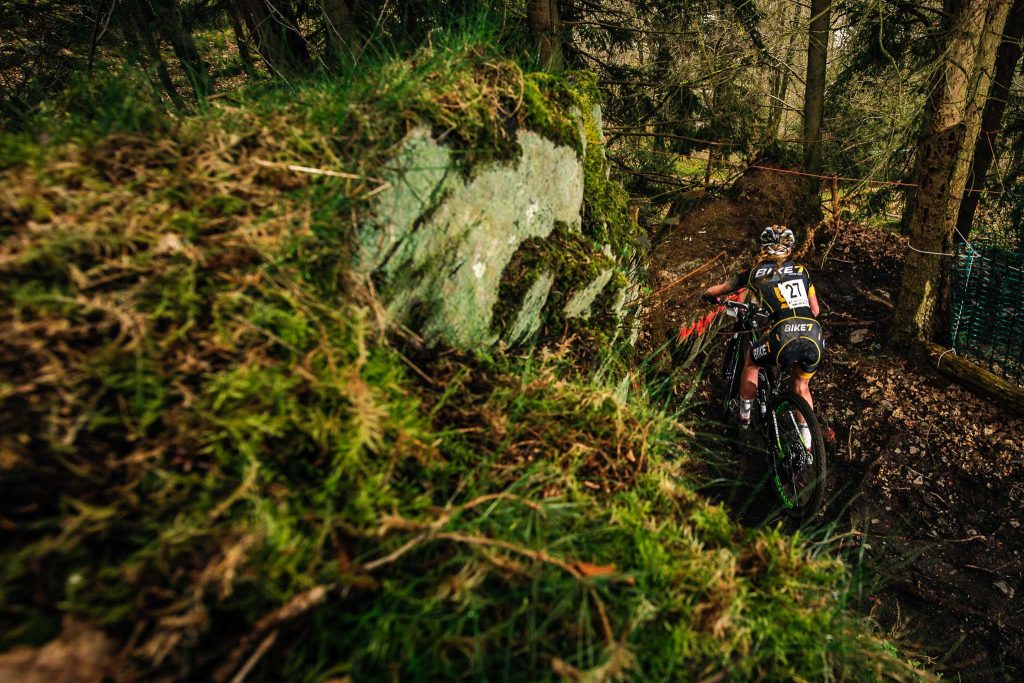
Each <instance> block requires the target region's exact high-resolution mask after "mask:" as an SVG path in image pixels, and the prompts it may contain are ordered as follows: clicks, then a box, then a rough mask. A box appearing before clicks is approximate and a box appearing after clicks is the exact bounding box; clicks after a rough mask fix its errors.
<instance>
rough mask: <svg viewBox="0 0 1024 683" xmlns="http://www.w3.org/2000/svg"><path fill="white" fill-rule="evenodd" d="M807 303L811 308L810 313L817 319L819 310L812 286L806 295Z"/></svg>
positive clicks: (816, 296)
mask: <svg viewBox="0 0 1024 683" xmlns="http://www.w3.org/2000/svg"><path fill="white" fill-rule="evenodd" d="M807 303H808V304H810V306H811V313H813V314H814V317H815V318H817V317H818V313H819V310H820V309H819V308H818V295H817V293H816V292H815V291H814V285H811V291H809V292H808V293H807Z"/></svg>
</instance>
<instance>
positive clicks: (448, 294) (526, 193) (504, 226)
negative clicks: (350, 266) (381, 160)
mask: <svg viewBox="0 0 1024 683" xmlns="http://www.w3.org/2000/svg"><path fill="white" fill-rule="evenodd" d="M517 137H518V142H519V145H520V147H521V149H522V154H521V156H520V157H519V158H518V159H517V160H515V161H514V162H511V163H509V162H504V163H491V164H486V165H484V166H482V167H481V168H480V169H478V170H477V171H476V172H475V173H474V174H473V176H472V177H471V179H469V180H463V179H462V178H460V177H459V176H458V174H457V173H455V172H454V168H453V166H452V163H451V155H450V152H449V151H447V150H446V149H445V148H444V147H443V145H441V144H439V143H438V142H437V141H435V140H434V139H433V138H432V137H431V136H430V131H429V129H426V128H417V129H415V130H414V131H413V132H412V133H410V134H409V136H408V137H407V138H406V140H405V142H404V143H403V144H402V147H401V149H400V151H399V152H398V154H396V156H395V158H394V163H392V164H390V165H389V166H388V168H387V169H386V171H385V173H384V174H383V176H384V179H385V180H386V181H387V182H388V183H389V184H390V185H391V187H390V188H389V189H387V190H385V191H383V192H381V198H380V199H379V200H378V202H377V204H376V206H375V209H374V218H373V219H372V220H370V221H368V222H367V223H365V224H364V225H363V227H362V230H361V233H362V235H361V238H360V246H361V251H362V253H361V254H360V255H359V257H358V258H357V263H358V264H359V265H360V267H361V268H360V269H361V271H362V272H364V273H366V274H370V273H373V274H374V275H376V276H377V277H378V279H379V281H380V285H381V286H380V290H381V292H382V295H383V296H384V299H385V302H386V304H387V307H388V310H389V312H390V313H391V315H392V316H393V317H394V319H395V320H397V321H400V322H402V323H406V324H408V323H410V322H413V321H414V319H415V322H417V323H419V324H418V327H420V331H421V332H422V333H423V334H424V336H425V337H426V338H427V339H428V341H433V342H436V341H440V342H444V343H447V344H450V345H453V346H457V347H460V348H466V349H475V350H480V349H484V348H486V347H488V346H490V345H491V344H493V343H494V342H495V341H497V335H496V334H495V333H494V332H493V331H492V330H491V314H492V310H493V308H494V304H495V303H496V302H497V299H498V290H499V286H500V282H501V275H502V272H503V270H504V269H505V266H506V265H507V264H508V262H509V260H510V259H511V258H512V255H513V254H514V253H515V251H516V249H517V248H518V247H519V245H520V244H521V243H522V242H523V241H524V240H526V239H528V238H531V237H534V238H542V237H546V236H547V235H548V234H550V233H551V231H552V230H553V229H554V226H555V224H556V222H557V223H562V224H566V225H570V226H573V227H574V229H576V230H579V226H580V221H581V209H582V203H583V168H582V165H581V164H580V161H579V159H578V158H577V155H576V151H575V150H574V149H573V148H571V147H568V146H564V145H558V144H556V143H554V142H552V141H551V140H548V139H546V138H544V137H542V136H540V135H538V134H536V133H534V132H532V131H527V130H521V131H519V133H518V136H517ZM524 324H525V323H524Z"/></svg>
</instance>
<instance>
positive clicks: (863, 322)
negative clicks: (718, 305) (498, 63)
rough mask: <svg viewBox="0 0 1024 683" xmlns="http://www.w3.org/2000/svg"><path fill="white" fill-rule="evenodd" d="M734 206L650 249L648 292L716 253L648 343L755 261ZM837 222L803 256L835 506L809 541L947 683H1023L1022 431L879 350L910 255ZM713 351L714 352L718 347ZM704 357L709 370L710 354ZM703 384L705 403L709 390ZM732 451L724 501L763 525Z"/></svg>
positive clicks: (879, 236)
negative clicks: (821, 349) (820, 358)
mask: <svg viewBox="0 0 1024 683" xmlns="http://www.w3.org/2000/svg"><path fill="white" fill-rule="evenodd" d="M730 204H731V205H732V206H730ZM737 204H738V202H737V201H736V200H735V199H732V198H730V199H720V200H718V201H717V202H712V203H710V204H709V205H707V206H705V207H704V208H703V210H701V209H697V211H695V212H691V213H690V214H689V215H687V216H686V217H685V218H684V219H683V220H682V221H681V222H680V223H679V225H678V226H677V227H675V228H674V229H672V230H670V231H669V232H668V234H667V235H666V236H665V237H664V238H663V239H662V240H661V241H659V242H658V243H657V244H656V245H655V246H654V248H653V252H652V266H653V268H652V272H653V274H654V278H655V289H657V288H658V287H660V286H664V285H667V284H670V283H671V282H673V281H674V280H676V279H677V278H679V277H680V276H682V275H684V274H686V273H688V272H690V271H692V270H693V269H695V268H697V267H699V266H700V265H701V264H703V263H706V262H707V261H708V260H710V259H711V258H713V257H714V256H716V255H718V254H719V253H720V252H723V251H724V252H725V256H720V257H719V258H718V260H717V261H716V262H715V263H714V264H713V265H711V266H709V267H708V268H707V269H706V270H704V271H701V272H700V273H699V275H697V276H694V277H692V278H690V279H688V280H686V281H685V282H684V283H682V284H680V285H678V286H676V287H673V288H671V289H669V290H668V291H666V292H665V293H663V294H662V295H659V296H658V297H656V300H655V302H654V303H655V305H654V306H653V308H652V311H651V315H650V319H649V325H648V329H647V334H648V342H649V343H650V344H651V345H652V346H655V345H657V343H658V342H659V341H661V340H664V339H665V338H666V337H667V336H668V335H670V334H671V333H672V331H673V330H677V329H678V328H679V326H680V325H681V324H683V323H684V322H689V321H691V320H693V319H695V318H697V317H699V316H700V315H702V314H704V313H706V312H707V307H705V306H703V305H702V304H701V303H700V302H699V295H700V293H701V291H702V290H703V289H704V287H707V286H709V285H711V284H714V283H716V282H719V281H721V280H724V279H725V278H726V277H727V275H728V273H729V271H730V270H732V269H733V268H736V267H737V265H739V263H740V262H742V261H743V260H744V259H748V258H750V257H751V256H752V246H753V244H754V242H753V240H752V239H751V234H750V233H751V227H750V226H749V225H748V224H747V223H748V222H749V221H747V220H746V217H747V213H746V212H743V211H742V210H738V207H737ZM736 217H741V218H740V219H737V218H736ZM842 225H843V230H842V231H840V234H839V236H838V238H837V239H836V240H835V241H834V243H832V245H831V248H830V249H829V250H828V251H827V254H828V256H827V258H825V259H824V263H822V257H823V255H824V254H825V252H826V249H827V248H828V245H829V243H830V242H831V241H832V235H830V234H822V233H819V235H818V240H817V242H818V244H819V245H820V246H819V247H818V248H817V250H816V253H813V254H811V255H809V256H808V257H806V258H804V259H802V260H803V262H804V263H805V264H806V265H807V266H808V267H809V268H810V270H811V272H812V276H813V278H814V281H815V284H816V288H817V291H818V296H819V298H820V302H821V304H822V311H823V314H822V324H823V327H824V330H825V336H826V345H827V351H826V359H825V362H824V364H823V366H822V369H821V370H820V371H819V372H818V374H817V376H816V377H815V379H814V380H812V383H811V389H812V392H813V394H814V397H815V401H816V408H817V412H818V414H819V417H820V418H821V419H822V421H823V423H824V424H825V425H826V427H827V428H831V430H832V431H833V432H834V440H833V441H832V443H831V444H830V445H829V449H828V450H829V466H830V470H829V503H828V506H827V509H826V510H825V511H824V512H823V513H822V514H821V515H820V517H819V518H817V519H816V520H814V523H813V525H814V526H815V527H816V528H813V529H805V531H806V532H807V533H810V534H815V533H818V534H821V535H824V534H825V533H826V530H828V533H830V534H833V535H839V536H840V537H841V538H843V540H842V541H841V544H842V546H843V552H845V553H847V557H848V559H849V560H850V561H851V563H852V564H853V566H855V567H856V568H857V569H858V570H859V571H860V572H862V573H863V575H864V577H865V579H866V584H865V585H866V588H865V589H864V590H860V591H854V592H853V596H854V597H855V598H857V599H856V606H857V607H858V608H859V609H861V610H863V611H864V612H866V613H867V614H869V615H871V616H872V617H873V618H874V619H875V620H876V621H877V622H878V627H879V629H880V631H882V632H883V633H885V634H887V635H891V636H892V637H894V638H896V639H897V640H899V641H900V642H901V643H902V644H904V646H906V647H909V648H910V649H911V650H912V651H916V652H918V653H919V659H921V660H922V661H924V662H925V663H926V664H927V665H928V667H929V668H931V669H932V670H934V671H939V672H941V673H943V675H944V676H945V677H946V678H947V679H950V680H964V681H1003V680H1005V681H1019V680H1024V582H1022V578H1024V557H1022V553H1024V530H1022V528H1021V525H1022V523H1024V510H1022V507H1021V502H1022V499H1024V446H1022V443H1021V435H1022V434H1024V431H1022V426H1024V421H1022V419H1021V418H1020V417H1018V416H1015V415H1012V414H1010V413H1008V412H1007V411H1004V410H1002V409H1001V408H1000V406H998V405H996V404H995V403H994V402H992V401H991V400H988V399H987V398H984V397H981V396H979V395H976V394H974V393H972V392H971V391H969V390H967V389H965V388H962V387H960V386H958V385H956V384H953V383H951V382H949V381H948V380H946V379H945V378H944V377H942V376H941V375H940V374H938V373H937V372H936V371H935V370H933V368H932V367H931V366H930V365H929V363H928V361H927V359H926V358H916V357H913V355H912V354H911V355H910V356H908V355H904V354H902V353H897V352H895V351H893V350H891V349H890V348H888V347H887V345H886V329H887V326H888V324H889V322H890V319H891V316H892V308H893V305H892V304H893V302H894V301H895V299H896V296H897V293H898V291H899V283H900V274H901V270H902V255H903V253H904V251H905V249H906V246H905V242H904V241H903V240H902V238H900V237H898V236H896V235H893V234H891V233H887V232H884V231H882V230H879V229H875V228H869V227H866V226H862V225H856V224H851V223H843V224H842ZM824 230H825V228H822V231H824ZM721 336H722V335H721V334H720V335H719V338H721ZM710 349H711V350H710V351H709V353H712V354H718V355H720V354H721V352H722V345H721V344H713V345H712V346H711V347H710ZM711 360H712V362H711V363H710V364H709V367H712V366H713V365H715V362H714V361H717V355H716V356H715V357H713V358H712V359H711ZM697 381H698V382H700V386H699V387H698V393H697V395H698V396H703V397H705V398H706V397H707V384H708V382H707V380H706V379H700V380H697ZM726 450H727V451H731V452H732V453H733V458H732V462H731V463H730V464H727V466H726V467H727V470H731V472H732V474H733V476H734V479H735V480H736V481H739V482H745V483H741V484H739V485H733V486H731V487H729V489H728V491H725V492H722V491H718V492H717V493H718V495H721V496H722V497H723V498H724V499H726V502H727V503H729V504H730V505H731V506H733V508H734V509H735V510H736V512H737V513H738V514H741V515H742V516H743V517H744V518H745V519H747V520H748V521H749V522H750V523H766V517H765V516H764V515H761V514H760V513H759V512H758V510H759V509H760V508H759V507H758V505H751V499H752V497H756V496H757V495H758V494H756V493H754V492H752V489H751V486H750V485H748V484H751V483H752V478H751V477H752V474H751V463H749V462H741V460H743V458H742V456H741V455H740V454H741V453H742V451H741V450H740V449H737V448H732V449H726ZM755 470H756V467H755ZM755 476H756V475H755ZM768 518H770V515H768Z"/></svg>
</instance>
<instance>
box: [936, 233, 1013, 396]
mask: <svg viewBox="0 0 1024 683" xmlns="http://www.w3.org/2000/svg"><path fill="white" fill-rule="evenodd" d="M951 313H952V315H951V316H950V325H951V329H950V338H951V339H952V343H953V348H954V349H955V350H956V351H957V352H958V353H960V354H962V355H965V356H967V357H969V358H971V359H972V360H974V361H976V362H978V363H979V364H981V365H984V366H986V367H987V368H989V369H990V370H991V371H992V372H994V373H996V374H998V375H1001V376H1003V377H1005V378H1007V379H1009V380H1012V381H1014V382H1016V383H1017V384H1024V253H1021V252H1018V251H1012V250H1009V249H1006V248H1003V247H1000V246H997V245H995V244H991V243H985V242H973V243H967V242H965V243H960V244H958V245H957V248H956V271H955V273H954V277H953V297H952V310H951Z"/></svg>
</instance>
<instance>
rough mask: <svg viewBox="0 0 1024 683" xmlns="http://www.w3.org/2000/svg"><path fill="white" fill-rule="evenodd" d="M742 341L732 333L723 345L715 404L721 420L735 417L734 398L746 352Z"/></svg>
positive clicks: (726, 420)
mask: <svg viewBox="0 0 1024 683" xmlns="http://www.w3.org/2000/svg"><path fill="white" fill-rule="evenodd" d="M742 341H743V340H742V339H741V338H740V337H739V336H738V335H733V337H732V338H731V339H730V340H729V343H728V344H727V345H726V347H725V358H723V359H722V374H721V375H720V377H719V380H718V387H717V395H716V396H715V405H716V407H717V409H718V412H719V418H720V419H721V420H722V421H723V422H728V421H729V420H732V419H734V418H735V417H736V398H737V397H738V396H739V394H740V378H741V377H742V375H743V361H744V354H746V346H745V345H744V344H743V343H742Z"/></svg>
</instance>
